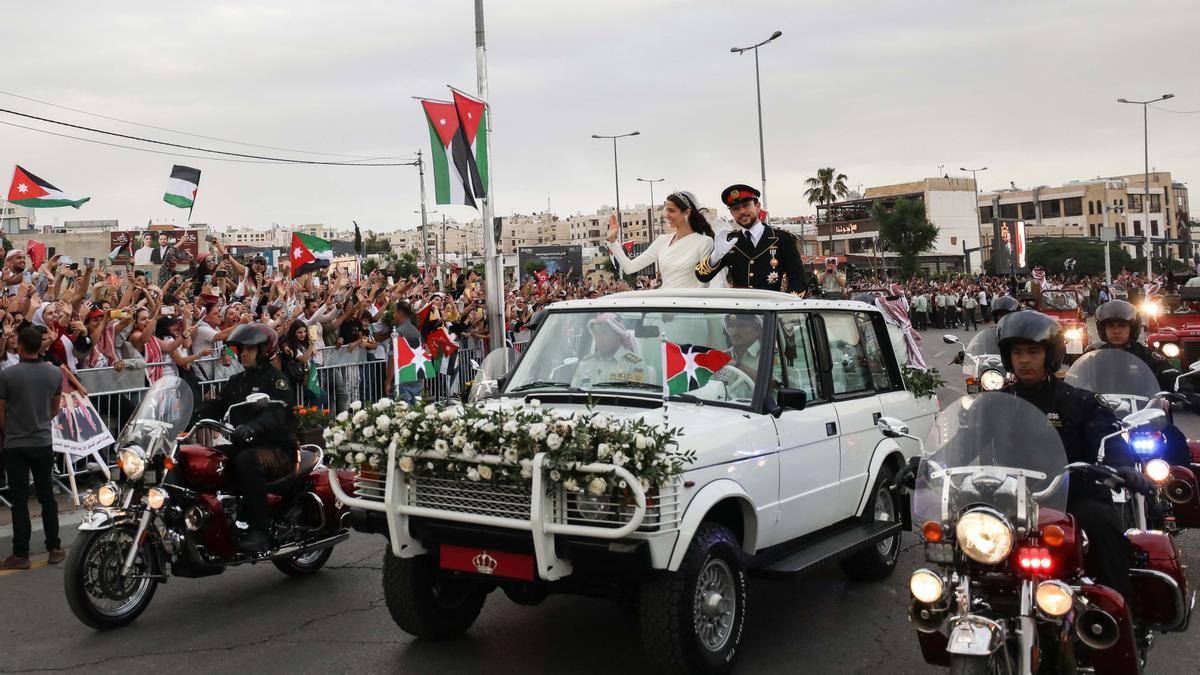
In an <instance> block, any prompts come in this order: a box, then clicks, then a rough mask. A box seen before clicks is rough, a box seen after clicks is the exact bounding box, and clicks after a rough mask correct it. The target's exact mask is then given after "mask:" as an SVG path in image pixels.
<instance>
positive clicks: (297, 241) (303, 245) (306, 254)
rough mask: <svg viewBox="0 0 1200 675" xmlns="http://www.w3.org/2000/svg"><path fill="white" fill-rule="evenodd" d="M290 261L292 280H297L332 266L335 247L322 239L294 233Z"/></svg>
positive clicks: (289, 253) (289, 254)
mask: <svg viewBox="0 0 1200 675" xmlns="http://www.w3.org/2000/svg"><path fill="white" fill-rule="evenodd" d="M288 260H291V261H292V278H293V279H295V278H296V277H299V276H303V275H305V274H308V273H309V272H315V271H317V270H320V269H325V268H326V267H329V266H330V265H332V264H333V247H331V246H330V245H329V242H328V241H325V240H324V239H321V238H320V237H314V236H312V235H309V234H304V233H302V232H293V233H292V247H291V249H290V250H289V251H288Z"/></svg>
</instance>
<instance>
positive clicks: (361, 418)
mask: <svg viewBox="0 0 1200 675" xmlns="http://www.w3.org/2000/svg"><path fill="white" fill-rule="evenodd" d="M367 417H368V415H367V411H366V410H359V411H358V412H356V413H354V417H351V418H350V422H351V423H353V424H355V425H359V424H362V423H363V422H366V421H367Z"/></svg>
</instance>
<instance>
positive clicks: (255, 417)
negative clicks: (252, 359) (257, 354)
mask: <svg viewBox="0 0 1200 675" xmlns="http://www.w3.org/2000/svg"><path fill="white" fill-rule="evenodd" d="M260 393H261V394H267V395H269V396H270V397H271V399H272V400H275V401H282V402H283V403H284V404H286V407H284V406H280V405H277V404H274V405H268V406H263V407H261V408H259V407H257V406H253V407H252V406H244V407H243V408H238V409H237V410H235V411H234V413H235V415H234V416H233V418H232V419H230V420H229V421H230V423H231V424H233V426H234V427H238V426H242V425H248V426H250V427H251V428H252V429H254V438H255V443H254V444H255V445H275V446H280V447H292V446H294V445H295V444H296V431H295V429H296V420H295V416H294V415H293V413H292V408H293V406H295V405H296V392H295V389H293V387H292V385H291V384H290V383H289V382H288V379H287V377H285V376H284V374H283V372H282V371H280V370H279V369H278V368H275V367H273V366H270V365H267V366H264V367H260V368H255V369H253V370H246V371H243V372H240V373H237V374H235V375H233V376H232V377H230V378H229V381H228V382H226V383H225V386H224V387H222V388H221V393H220V395H219V396H218V397H217V398H215V399H213V400H211V401H207V402H206V403H205V404H204V406H203V407H202V408H201V412H200V416H201V417H202V418H207V419H213V420H219V419H222V418H223V417H224V416H225V412H226V411H228V410H229V407H230V406H232V405H233V404H235V403H242V402H244V401H245V400H246V399H247V398H248V397H249V396H250V394H260Z"/></svg>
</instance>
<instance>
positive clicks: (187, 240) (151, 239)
mask: <svg viewBox="0 0 1200 675" xmlns="http://www.w3.org/2000/svg"><path fill="white" fill-rule="evenodd" d="M199 239H200V237H199V235H198V230H185V229H179V228H175V229H162V230H117V231H114V232H110V233H109V247H110V248H109V250H111V251H113V252H114V254H115V257H114V258H113V261H112V262H113V264H114V265H130V264H132V265H137V266H151V265H160V264H162V259H163V256H164V255H166V253H167V250H169V249H171V248H176V247H178V248H181V249H183V250H185V251H187V252H188V254H189V255H190V256H192V258H193V259H194V258H195V257H196V255H197V254H198V253H199V248H200V242H199Z"/></svg>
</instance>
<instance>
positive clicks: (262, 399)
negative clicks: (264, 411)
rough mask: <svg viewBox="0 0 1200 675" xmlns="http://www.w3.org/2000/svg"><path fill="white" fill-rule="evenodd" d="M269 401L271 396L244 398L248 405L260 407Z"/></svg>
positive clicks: (261, 395)
mask: <svg viewBox="0 0 1200 675" xmlns="http://www.w3.org/2000/svg"><path fill="white" fill-rule="evenodd" d="M270 400H271V395H270V394H263V393H257V394H250V395H249V396H247V397H246V403H249V404H251V405H262V404H264V403H266V402H267V401H270Z"/></svg>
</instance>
